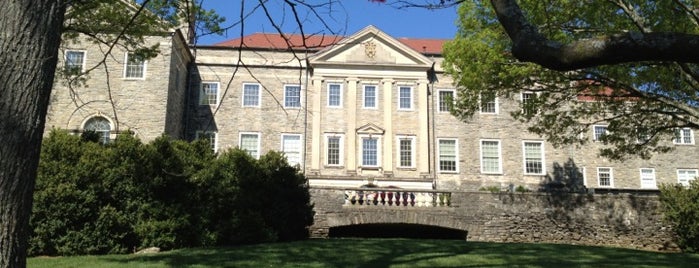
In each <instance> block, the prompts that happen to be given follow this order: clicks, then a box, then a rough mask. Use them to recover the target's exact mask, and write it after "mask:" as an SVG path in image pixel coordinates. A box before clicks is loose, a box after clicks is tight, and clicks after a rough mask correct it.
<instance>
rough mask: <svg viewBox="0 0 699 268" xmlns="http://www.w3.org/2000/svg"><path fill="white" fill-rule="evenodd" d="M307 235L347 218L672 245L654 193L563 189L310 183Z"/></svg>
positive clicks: (478, 235)
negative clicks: (487, 189) (492, 189)
mask: <svg viewBox="0 0 699 268" xmlns="http://www.w3.org/2000/svg"><path fill="white" fill-rule="evenodd" d="M310 192H311V200H312V202H313V204H314V211H315V217H314V224H313V226H311V228H310V233H311V236H312V237H328V234H329V233H330V230H331V229H333V228H341V227H346V226H353V225H370V224H417V225H424V226H435V227H442V228H448V229H453V230H459V231H463V232H464V233H465V234H466V235H465V238H466V239H467V240H469V241H488V242H543V243H566V244H585V245H608V246H620V247H628V248H637V249H646V250H660V251H665V250H666V251H675V250H677V248H676V246H674V244H673V243H672V242H671V241H672V239H671V234H670V232H669V228H668V226H667V225H666V224H664V223H663V220H662V213H661V211H660V206H659V205H660V203H659V200H658V197H657V194H653V193H651V194H570V193H557V194H548V193H511V192H500V193H490V192H467V191H437V190H409V189H396V188H322V187H312V188H311V189H310Z"/></svg>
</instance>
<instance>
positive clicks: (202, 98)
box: [199, 81, 221, 106]
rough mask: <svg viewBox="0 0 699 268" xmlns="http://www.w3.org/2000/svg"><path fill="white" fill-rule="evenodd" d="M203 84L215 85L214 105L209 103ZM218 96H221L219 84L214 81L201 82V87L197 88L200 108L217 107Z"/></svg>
mask: <svg viewBox="0 0 699 268" xmlns="http://www.w3.org/2000/svg"><path fill="white" fill-rule="evenodd" d="M205 84H212V85H216V99H215V101H214V103H211V99H210V97H209V94H208V93H207V92H206V91H205V90H204V85H205ZM220 96H221V83H219V82H215V81H202V82H201V85H200V86H199V105H201V106H206V105H218V103H219V99H220Z"/></svg>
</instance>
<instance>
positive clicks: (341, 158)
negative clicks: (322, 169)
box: [323, 133, 345, 167]
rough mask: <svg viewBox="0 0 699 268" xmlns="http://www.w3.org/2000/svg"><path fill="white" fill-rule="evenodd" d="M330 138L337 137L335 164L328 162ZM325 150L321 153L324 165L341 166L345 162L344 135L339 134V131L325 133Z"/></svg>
mask: <svg viewBox="0 0 699 268" xmlns="http://www.w3.org/2000/svg"><path fill="white" fill-rule="evenodd" d="M330 138H338V139H339V143H340V144H339V146H340V148H339V150H338V156H337V157H338V160H337V162H338V163H337V164H331V163H330V158H329V157H328V155H329V153H330V142H329V140H330ZM324 141H325V150H324V151H323V155H324V158H325V161H324V162H325V165H326V166H330V167H342V166H344V164H345V135H344V134H340V133H325V139H324Z"/></svg>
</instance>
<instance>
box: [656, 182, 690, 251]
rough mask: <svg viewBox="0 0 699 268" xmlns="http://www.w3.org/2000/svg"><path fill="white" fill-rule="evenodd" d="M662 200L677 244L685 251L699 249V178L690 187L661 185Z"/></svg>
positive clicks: (666, 217) (666, 218)
mask: <svg viewBox="0 0 699 268" xmlns="http://www.w3.org/2000/svg"><path fill="white" fill-rule="evenodd" d="M660 193H661V195H660V201H661V204H662V207H663V213H664V215H665V220H666V221H667V222H668V223H669V224H670V225H671V226H672V231H673V232H674V235H675V239H676V242H677V245H678V246H679V247H680V248H681V249H682V250H683V251H685V252H698V251H699V180H693V181H691V182H690V184H689V187H685V186H682V185H679V184H674V185H669V184H665V185H661V186H660Z"/></svg>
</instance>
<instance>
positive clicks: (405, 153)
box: [398, 136, 415, 168]
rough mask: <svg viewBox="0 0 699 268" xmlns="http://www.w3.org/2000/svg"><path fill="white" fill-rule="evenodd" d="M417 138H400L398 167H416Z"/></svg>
mask: <svg viewBox="0 0 699 268" xmlns="http://www.w3.org/2000/svg"><path fill="white" fill-rule="evenodd" d="M414 147H415V137H405V136H403V137H398V167H404V168H409V167H414V166H415V154H414V151H413V148H414Z"/></svg>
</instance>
